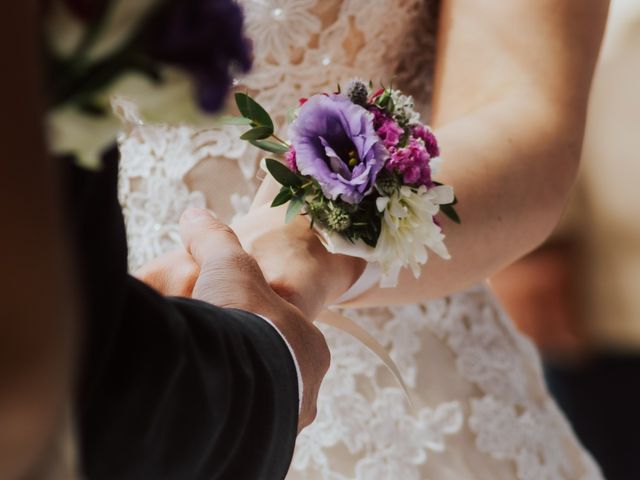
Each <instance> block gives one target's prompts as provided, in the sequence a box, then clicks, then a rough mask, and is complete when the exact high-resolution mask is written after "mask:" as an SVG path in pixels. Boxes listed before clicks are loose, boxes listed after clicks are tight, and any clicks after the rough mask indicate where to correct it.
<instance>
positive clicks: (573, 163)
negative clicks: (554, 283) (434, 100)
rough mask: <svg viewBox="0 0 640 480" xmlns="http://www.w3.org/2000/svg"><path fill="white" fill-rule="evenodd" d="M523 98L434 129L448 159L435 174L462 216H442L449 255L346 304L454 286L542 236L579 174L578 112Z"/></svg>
mask: <svg viewBox="0 0 640 480" xmlns="http://www.w3.org/2000/svg"><path fill="white" fill-rule="evenodd" d="M521 98H522V96H520V95H514V96H509V97H506V98H504V99H503V100H501V101H499V102H495V103H493V104H491V105H488V106H486V107H484V108H483V109H481V110H479V111H477V112H475V113H473V114H470V115H467V116H466V117H463V118H461V119H459V120H456V121H455V122H452V123H451V124H449V125H446V126H443V127H442V128H440V129H438V130H437V132H436V133H437V136H438V139H439V142H440V144H441V147H442V151H443V156H444V157H445V159H446V161H445V164H444V166H443V171H442V174H441V175H440V176H439V180H441V181H443V182H444V183H446V184H449V185H453V186H454V188H455V191H456V194H457V196H458V199H459V204H458V205H457V207H456V208H457V210H458V213H459V215H460V217H461V219H462V223H461V224H460V225H456V224H453V223H452V222H449V221H448V220H446V219H443V218H442V219H441V221H442V224H443V229H444V233H445V234H446V237H447V238H446V244H447V246H448V248H449V251H450V253H451V256H452V259H451V260H442V259H440V258H439V257H437V256H436V255H432V256H431V257H430V259H429V261H428V263H427V264H426V265H425V266H424V267H423V271H422V274H421V276H420V278H419V279H416V278H415V277H414V276H413V274H412V273H411V272H409V271H403V272H402V274H401V277H400V282H399V285H398V287H397V288H393V289H381V288H375V289H373V290H370V291H368V292H366V293H365V294H363V295H361V296H360V297H358V298H357V299H355V300H354V301H352V302H350V305H352V306H373V305H389V304H393V303H409V302H416V301H423V300H426V299H428V298H433V297H438V296H442V295H445V294H448V293H451V292H454V291H458V290H460V289H462V288H464V287H466V286H469V285H471V284H473V283H475V282H477V281H480V280H483V279H485V278H487V277H488V276H489V275H490V274H492V273H494V272H495V271H497V270H498V269H500V268H501V267H503V266H505V265H506V264H508V263H510V262H512V261H513V260H515V259H517V258H518V257H520V256H521V255H523V254H524V253H526V252H528V251H530V250H531V249H533V248H534V247H536V246H537V245H538V244H540V243H542V241H543V240H544V239H545V238H546V237H547V235H548V234H549V233H550V232H551V230H552V229H553V227H554V225H555V224H556V222H557V221H558V219H559V216H560V214H561V212H562V209H563V206H564V203H565V200H566V196H567V194H568V191H569V189H570V187H571V185H572V182H573V180H574V177H575V174H576V170H577V166H578V159H579V151H580V145H581V139H582V127H576V119H575V118H561V117H554V115H553V111H554V110H553V109H554V106H553V105H546V104H545V103H544V102H542V101H540V102H535V101H531V100H530V99H528V100H521ZM523 118H526V121H523V120H522V119H523ZM578 121H579V119H578ZM523 124H526V128H523V127H522V125H523Z"/></svg>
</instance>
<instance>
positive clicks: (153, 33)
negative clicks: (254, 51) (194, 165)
mask: <svg viewBox="0 0 640 480" xmlns="http://www.w3.org/2000/svg"><path fill="white" fill-rule="evenodd" d="M146 45H147V49H148V51H149V53H150V54H151V55H152V56H153V57H154V58H155V59H156V60H159V61H161V62H165V63H168V64H171V65H175V66H177V67H180V68H183V69H185V70H187V71H188V72H189V73H190V74H191V75H193V77H194V80H195V82H196V88H197V94H198V100H199V103H200V106H201V107H202V109H203V110H205V111H207V112H214V111H216V110H218V109H219V108H220V107H221V106H222V104H223V102H224V99H225V97H226V95H227V93H228V91H229V88H230V87H231V82H232V73H233V71H234V70H239V71H243V72H246V71H248V70H249V68H251V53H250V46H249V42H248V40H247V39H246V38H245V37H244V35H243V16H242V10H241V8H240V7H239V6H238V4H237V3H236V2H234V1H233V0H173V1H170V2H169V5H168V6H167V7H166V8H165V10H164V11H163V12H162V14H161V15H160V16H159V18H158V19H157V20H156V21H154V22H153V24H152V25H151V27H150V30H149V32H148V35H147V36H146Z"/></svg>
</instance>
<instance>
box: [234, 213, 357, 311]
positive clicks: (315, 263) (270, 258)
mask: <svg viewBox="0 0 640 480" xmlns="http://www.w3.org/2000/svg"><path fill="white" fill-rule="evenodd" d="M285 211H286V206H285V207H278V208H270V207H269V206H267V205H265V206H262V207H258V208H255V209H254V210H252V211H251V212H250V213H249V214H247V215H246V216H244V217H242V218H241V219H240V220H239V221H238V222H236V223H234V224H233V225H231V227H232V228H233V230H234V231H235V232H236V234H237V235H238V237H239V238H240V242H241V243H242V246H243V248H244V249H245V250H246V251H247V252H249V253H250V254H251V255H253V257H254V258H255V259H256V260H257V262H258V264H259V265H260V268H261V269H262V271H263V273H264V275H265V277H266V279H267V281H268V282H269V284H270V285H271V287H272V288H273V289H274V290H275V291H276V292H277V293H278V294H279V295H280V296H282V297H283V298H285V299H286V300H288V301H290V302H291V303H293V304H295V305H297V306H298V307H299V308H301V309H302V310H303V311H304V312H305V313H306V314H307V315H308V316H309V317H310V318H315V316H317V314H318V313H319V311H320V310H321V309H322V308H323V307H324V306H325V305H327V304H331V303H332V302H333V301H335V300H336V299H337V298H338V297H340V296H341V295H342V294H343V293H344V292H345V291H347V290H348V289H349V287H350V286H351V285H352V284H353V283H354V282H355V281H356V280H357V279H358V277H359V276H360V274H361V273H362V271H363V270H364V266H365V264H364V262H363V261H362V260H360V259H357V258H353V257H346V256H344V255H334V254H331V253H329V252H328V251H327V250H326V249H325V247H324V246H323V245H322V243H321V242H320V240H319V239H318V237H317V235H316V234H315V233H314V231H313V230H312V229H311V228H310V226H309V221H308V219H307V218H305V217H303V216H298V217H296V218H295V219H294V220H293V221H292V222H291V223H290V224H288V225H287V224H285V223H284V217H285Z"/></svg>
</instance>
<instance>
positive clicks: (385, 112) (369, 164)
mask: <svg viewBox="0 0 640 480" xmlns="http://www.w3.org/2000/svg"><path fill="white" fill-rule="evenodd" d="M235 98H236V103H237V106H238V109H239V111H240V114H241V117H239V118H236V119H235V120H234V122H235V123H236V124H246V125H249V126H251V127H252V128H251V129H250V130H248V131H247V132H245V133H244V134H243V135H242V137H241V138H242V139H244V140H247V141H249V142H251V143H252V144H253V145H255V146H256V147H258V148H261V149H263V150H266V151H269V152H271V153H276V154H280V155H282V156H283V157H284V162H281V161H278V160H276V159H273V158H267V159H266V160H265V168H266V169H267V170H268V172H269V173H270V174H271V175H272V176H273V178H274V179H275V180H276V181H277V182H279V183H280V184H281V186H282V187H281V189H280V192H279V193H278V194H277V196H276V197H275V199H274V200H273V203H272V204H271V205H272V206H273V207H276V206H279V205H283V204H286V203H288V204H289V205H288V209H287V213H286V220H287V221H291V219H293V218H294V217H295V216H297V215H298V214H304V215H308V216H309V218H310V221H311V225H312V226H313V227H315V228H316V229H317V231H318V232H319V234H320V237H321V239H322V240H323V242H324V243H325V245H326V246H327V248H329V249H330V251H333V252H335V253H344V254H349V255H353V256H358V257H362V258H364V259H366V260H367V261H369V262H375V263H377V264H379V265H380V267H381V270H382V280H381V285H382V286H393V285H395V284H396V283H397V277H398V274H399V272H400V270H401V269H402V268H405V267H408V268H411V270H412V271H413V273H414V275H415V276H416V277H417V276H419V274H420V271H421V268H420V267H421V266H422V265H423V264H425V263H426V262H427V259H428V253H427V249H431V250H432V251H434V252H435V253H437V254H438V255H439V256H440V257H442V258H446V259H448V258H450V257H449V253H448V251H447V248H446V246H445V244H444V238H445V236H444V234H443V232H442V228H441V226H440V224H439V223H438V220H437V218H436V216H437V214H438V213H439V212H442V213H443V214H445V215H446V216H448V217H449V218H450V219H452V220H453V221H455V222H458V223H459V221H460V219H459V217H458V215H457V213H456V211H455V208H454V205H455V203H456V198H455V196H454V193H453V189H452V188H451V187H450V186H446V185H442V184H440V183H438V182H437V181H435V180H434V175H436V174H437V171H438V167H439V165H440V163H441V159H440V149H439V147H438V142H437V140H436V137H435V135H434V134H433V132H432V130H431V129H430V128H429V127H428V126H427V125H425V124H423V123H421V122H420V116H419V114H418V113H417V112H416V111H415V110H414V109H413V100H412V98H411V97H410V96H406V95H403V94H402V93H401V92H400V91H399V90H397V89H393V88H391V87H388V88H386V87H382V88H380V89H378V90H377V91H375V92H372V84H371V83H369V84H368V85H367V84H365V83H364V82H362V81H359V80H354V81H352V82H351V83H350V84H349V85H348V88H347V89H346V91H345V92H344V93H342V92H341V89H340V87H339V86H338V92H337V93H332V94H317V95H313V96H312V97H310V98H305V99H301V100H300V106H299V107H298V108H297V109H296V110H295V112H294V113H293V120H292V122H291V124H290V126H289V141H284V140H282V139H281V138H280V137H278V136H277V135H276V134H275V133H274V126H273V121H272V120H271V118H270V117H269V114H268V113H267V112H266V111H265V110H264V109H263V108H262V107H261V106H260V105H259V104H258V103H257V102H255V100H253V99H252V98H251V97H249V96H248V95H246V94H244V93H237V94H236V97H235Z"/></svg>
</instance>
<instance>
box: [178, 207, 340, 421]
mask: <svg viewBox="0 0 640 480" xmlns="http://www.w3.org/2000/svg"><path fill="white" fill-rule="evenodd" d="M180 234H181V236H182V241H183V243H184V246H185V249H186V250H187V251H188V252H189V254H190V255H191V257H192V258H193V259H194V261H195V263H196V265H197V267H198V272H199V273H198V278H197V280H196V281H195V283H194V284H193V290H192V292H191V293H192V297H193V298H197V299H199V300H203V301H205V302H208V303H211V304H213V305H218V306H220V307H225V308H236V309H240V310H245V311H248V312H253V313H256V314H258V315H262V316H264V317H267V318H268V319H269V320H271V322H273V324H274V325H275V327H276V328H277V329H278V330H279V331H280V333H282V335H284V337H285V338H286V339H287V341H288V343H289V345H290V346H291V348H292V349H293V352H294V354H295V356H296V360H297V361H298V366H299V368H300V375H301V376H302V383H303V385H304V389H303V396H302V405H301V410H300V415H299V423H298V425H299V429H302V428H304V427H305V426H307V425H309V424H310V423H311V422H312V421H313V419H314V418H315V416H316V402H317V397H318V391H319V389H320V383H321V382H322V379H323V378H324V375H325V373H326V372H327V369H328V368H329V349H328V348H327V344H326V342H325V340H324V337H323V335H322V334H321V333H320V331H319V330H318V329H317V328H316V327H314V326H313V324H312V323H311V322H309V321H308V320H307V319H306V318H305V317H304V315H303V314H302V312H301V311H300V309H299V308H297V307H296V306H294V305H293V304H291V303H289V302H287V301H285V300H284V299H283V298H282V297H280V296H279V295H278V294H277V293H276V292H275V291H274V290H273V289H272V288H271V287H270V286H269V284H268V283H267V281H266V280H265V278H264V276H263V275H262V272H261V270H260V267H259V266H258V264H257V262H256V260H255V259H254V258H253V257H251V256H250V255H249V254H247V253H246V252H245V251H244V250H243V249H242V246H241V245H240V241H239V240H238V238H237V236H236V234H235V233H234V232H233V230H231V229H230V228H229V227H228V226H226V225H224V224H222V223H220V222H219V221H217V220H216V219H215V218H214V217H213V216H212V215H211V214H210V213H209V212H207V211H206V210H200V209H195V208H194V209H190V210H187V211H186V212H185V213H184V215H183V216H182V219H181V221H180Z"/></svg>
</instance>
